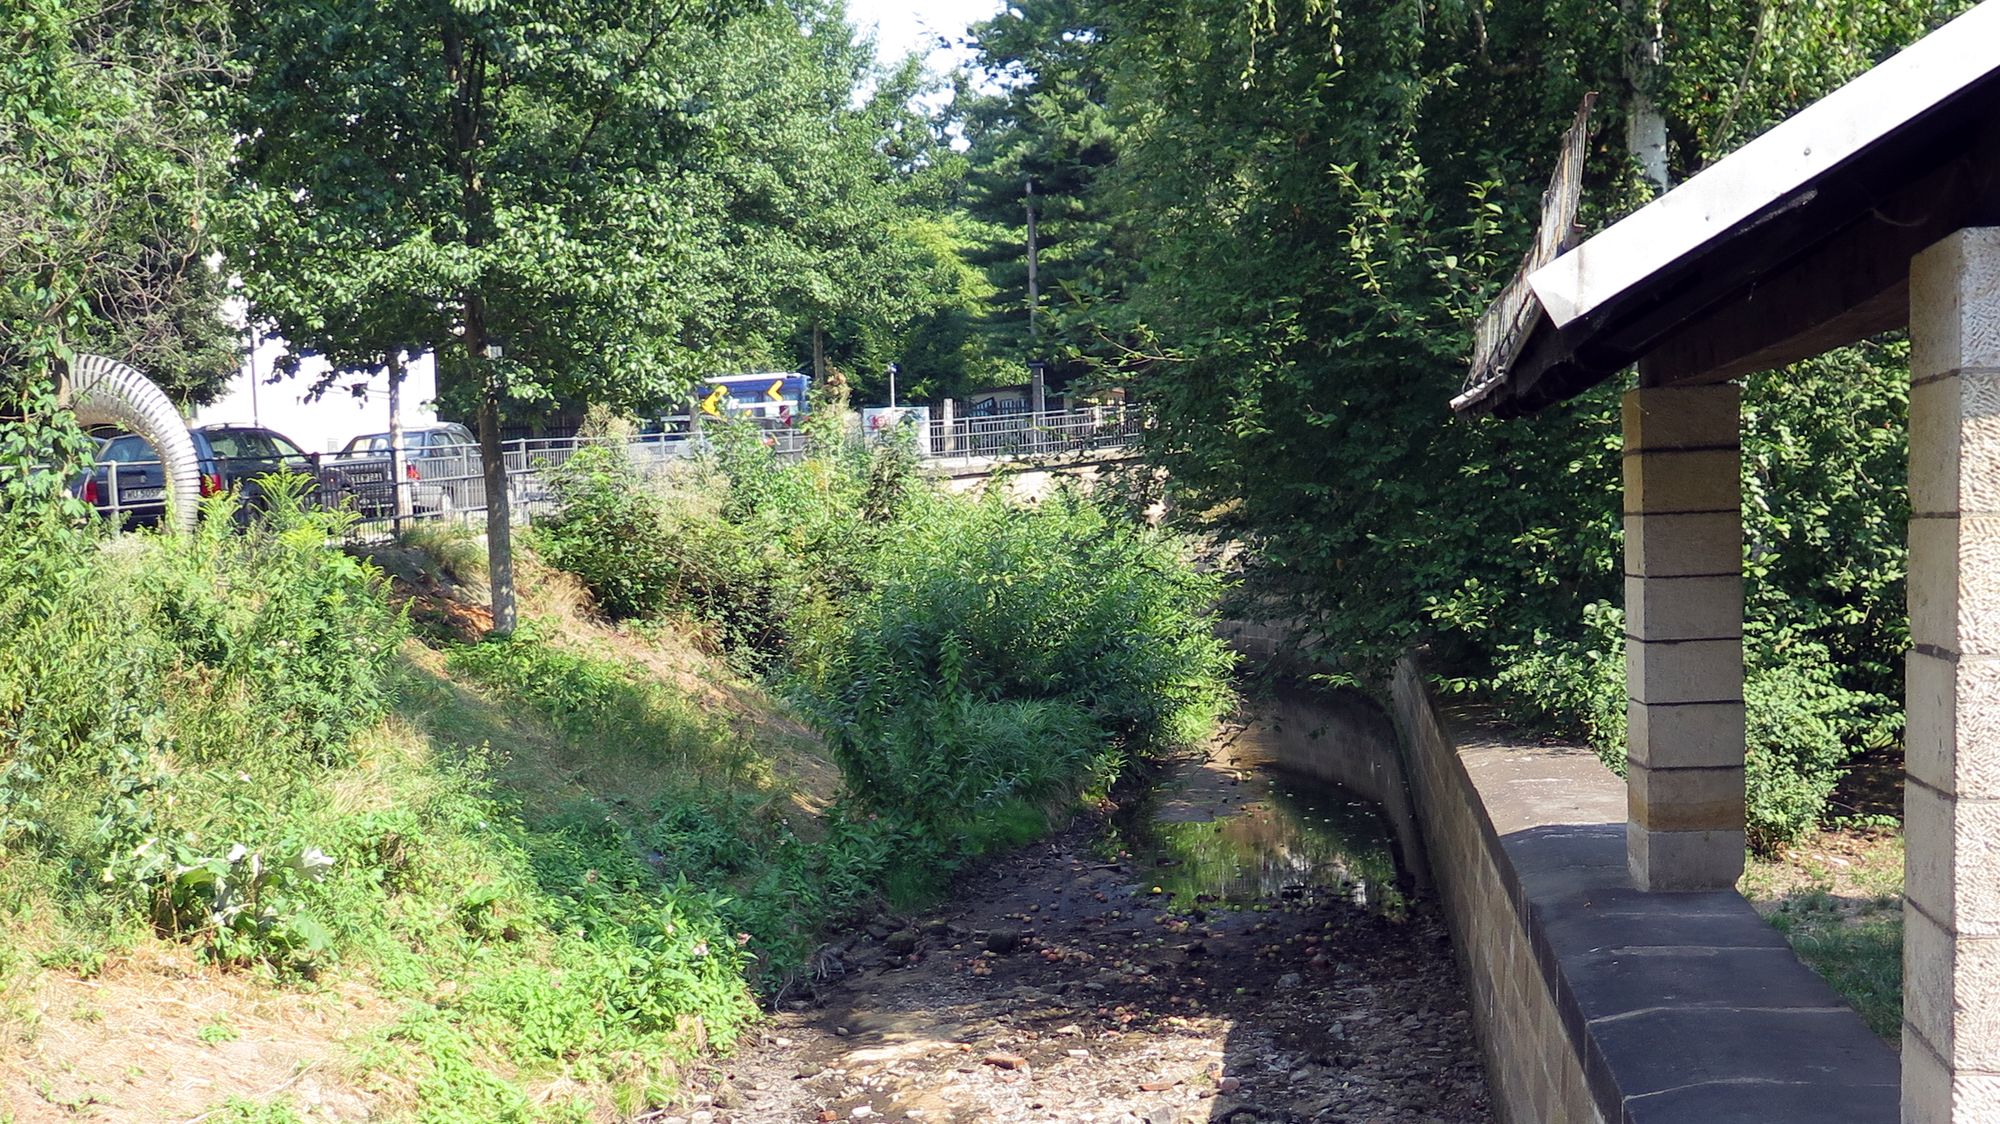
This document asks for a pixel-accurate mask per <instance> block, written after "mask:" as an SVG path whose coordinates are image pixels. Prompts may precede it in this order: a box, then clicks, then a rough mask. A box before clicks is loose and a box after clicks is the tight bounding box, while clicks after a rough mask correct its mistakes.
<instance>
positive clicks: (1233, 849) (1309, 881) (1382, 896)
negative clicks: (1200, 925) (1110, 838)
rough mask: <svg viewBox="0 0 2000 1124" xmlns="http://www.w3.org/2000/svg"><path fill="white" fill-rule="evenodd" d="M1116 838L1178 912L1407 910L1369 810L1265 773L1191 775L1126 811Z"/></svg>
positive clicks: (1384, 830) (1341, 793)
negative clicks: (1231, 908) (1306, 905)
mask: <svg viewBox="0 0 2000 1124" xmlns="http://www.w3.org/2000/svg"><path fill="white" fill-rule="evenodd" d="M1237 778H1241V779H1240V780H1239V779H1237ZM1117 834H1118V843H1119V845H1120V846H1122V847H1123V848H1124V849H1125V850H1126V851H1128V852H1130V853H1131V855H1132V857H1133V859H1134V860H1135V861H1136V862H1138V863H1140V864H1141V865H1142V868H1143V869H1145V870H1146V871H1147V872H1148V873H1147V874H1146V877H1147V878H1148V879H1149V880H1150V884H1151V885H1154V886H1158V887H1159V888H1160V889H1161V891H1162V892H1164V893H1168V894H1171V895H1173V899H1174V902H1175V904H1176V905H1179V906H1182V907H1186V906H1189V905H1192V904H1193V903H1194V902H1195V901H1197V900H1204V901H1218V902H1227V903H1238V904H1248V903H1254V902H1259V901H1266V900H1269V899H1273V898H1280V899H1284V898H1304V897H1320V896H1324V895H1337V896H1339V897H1343V898H1345V899H1347V900H1349V901H1352V902H1353V903H1354V904H1356V905H1359V906H1362V907H1364V908H1367V909H1370V910H1374V911H1376V912H1379V913H1383V914H1386V915H1389V916H1397V917H1400V916H1402V915H1403V913H1404V910H1405V908H1406V907H1407V905H1408V898H1407V896H1406V894H1405V890H1404V886H1403V884H1402V881H1401V878H1400V872H1399V870H1398V868H1397V865H1396V856H1395V851H1394V849H1393V848H1392V847H1391V845H1390V841H1389V838H1390V837H1389V826H1388V824H1387V823H1386V822H1385V821H1384V820H1383V818H1382V815H1381V813H1380V811H1379V810H1378V809H1377V808H1376V806H1375V805H1374V804H1372V803H1370V802H1368V801H1364V800H1359V799H1356V798H1355V797H1354V795H1353V794H1352V793H1350V792H1348V791H1346V790H1345V789H1342V788H1340V787H1338V786H1335V785H1330V784H1327V783H1325V782H1322V781H1317V780H1311V779H1307V778H1304V777H1300V776H1297V775H1293V774H1289V773H1286V772H1284V771H1282V770H1279V769H1276V768H1272V767H1269V766H1259V767H1256V768H1252V769H1245V770H1238V771H1236V772H1235V773H1233V774H1232V773H1229V772H1227V771H1217V770H1214V769H1196V770H1191V771H1190V773H1189V774H1186V775H1183V777H1181V778H1179V779H1178V780H1177V781H1172V782H1169V783H1168V784H1167V785H1165V786H1162V787H1161V788H1159V789H1156V790H1155V791H1154V793H1153V794H1152V796H1151V798H1149V799H1147V800H1144V801H1141V802H1140V804H1139V806H1138V807H1134V808H1128V809H1127V811H1126V814H1125V815H1123V816H1121V817H1120V823H1119V824H1118V832H1117Z"/></svg>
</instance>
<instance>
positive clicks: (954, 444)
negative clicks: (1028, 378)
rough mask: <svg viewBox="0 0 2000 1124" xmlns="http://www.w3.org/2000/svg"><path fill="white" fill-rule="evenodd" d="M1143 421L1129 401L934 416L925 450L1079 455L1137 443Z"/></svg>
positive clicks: (961, 455)
mask: <svg viewBox="0 0 2000 1124" xmlns="http://www.w3.org/2000/svg"><path fill="white" fill-rule="evenodd" d="M1143 422H1144V418H1143V416H1142V415H1141V414H1140V412H1139V411H1138V410H1135V409H1132V408H1130V407H1126V406H1090V407H1085V408H1083V409H1077V410H1050V411H1048V412H1046V413H1040V414H1031V413H1018V414H989V415H985V416H975V417H964V418H952V419H950V420H946V419H943V418H934V419H932V421H931V432H930V443H929V445H928V446H927V447H926V449H925V454H926V455H927V456H928V457H930V458H932V459H936V460H955V459H971V458H986V457H993V458H1002V459H1016V458H1020V459H1028V458H1043V457H1061V456H1075V455H1079V454H1083V453H1094V452H1100V451H1103V450H1107V449H1122V448H1127V447H1129V446H1132V445H1135V444H1137V443H1138V440H1139V432H1140V430H1141V429H1142V428H1143Z"/></svg>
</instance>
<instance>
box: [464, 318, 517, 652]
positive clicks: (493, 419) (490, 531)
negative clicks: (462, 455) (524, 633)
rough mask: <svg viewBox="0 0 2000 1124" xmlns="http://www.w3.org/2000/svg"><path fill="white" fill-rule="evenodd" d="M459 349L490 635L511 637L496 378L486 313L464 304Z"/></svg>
mask: <svg viewBox="0 0 2000 1124" xmlns="http://www.w3.org/2000/svg"><path fill="white" fill-rule="evenodd" d="M465 312H466V316H465V346H466V350H467V351H468V352H469V353H470V358H471V361H472V369H473V370H475V371H478V372H479V384H480V394H479V467H480V471H481V474H482V475H483V476H484V480H485V486H486V585H487V588H488V589H490V590H491V591H492V594H493V635H495V636H508V635H511V634H512V633H513V631H514V528H513V524H512V523H511V522H510V519H511V516H512V514H513V513H512V511H511V510H509V504H508V502H507V458H506V453H505V450H503V449H502V448H501V447H500V376H499V372H498V370H497V369H496V368H495V367H494V365H493V361H492V360H491V359H490V358H488V357H487V354H486V351H487V340H486V310H485V307H484V306H483V305H482V304H481V302H480V300H479V298H478V297H477V296H475V295H468V296H467V297H466V301H465Z"/></svg>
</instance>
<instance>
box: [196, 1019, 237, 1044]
mask: <svg viewBox="0 0 2000 1124" xmlns="http://www.w3.org/2000/svg"><path fill="white" fill-rule="evenodd" d="M194 1036H195V1037H196V1038H199V1039H201V1041H202V1042H203V1043H205V1044H207V1045H210V1046H219V1045H221V1044H222V1043H224V1042H234V1041H236V1040H237V1039H239V1038H241V1037H243V1032H242V1031H240V1030H237V1029H236V1027H235V1026H233V1025H232V1024H230V1023H229V1021H228V1020H226V1019H223V1018H221V1017H217V1018H216V1019H215V1020H213V1021H211V1022H208V1023H204V1024H203V1025H202V1028H201V1029H200V1030H197V1031H195V1032H194Z"/></svg>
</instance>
